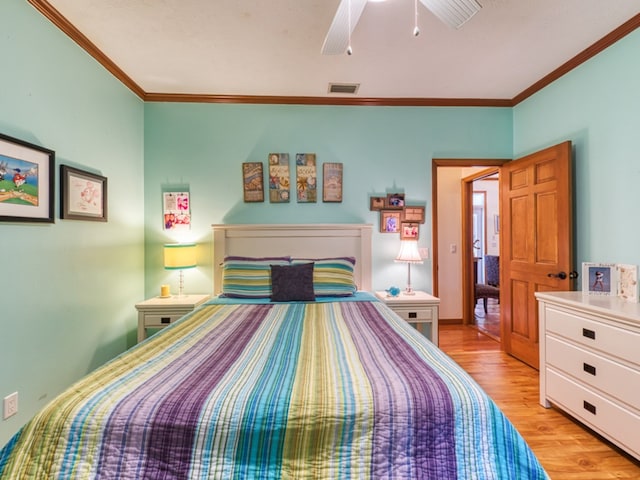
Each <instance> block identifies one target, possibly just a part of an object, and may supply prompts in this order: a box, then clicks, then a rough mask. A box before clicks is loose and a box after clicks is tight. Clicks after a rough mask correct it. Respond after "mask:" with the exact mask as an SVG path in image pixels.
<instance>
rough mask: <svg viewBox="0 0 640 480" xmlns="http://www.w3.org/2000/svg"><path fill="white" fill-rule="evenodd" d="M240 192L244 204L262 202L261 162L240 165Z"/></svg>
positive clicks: (262, 178) (262, 180)
mask: <svg viewBox="0 0 640 480" xmlns="http://www.w3.org/2000/svg"><path fill="white" fill-rule="evenodd" d="M242 190H243V192H244V201H245V202H264V174H263V172H262V162H245V163H243V164H242Z"/></svg>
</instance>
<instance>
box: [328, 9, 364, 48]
mask: <svg viewBox="0 0 640 480" xmlns="http://www.w3.org/2000/svg"><path fill="white" fill-rule="evenodd" d="M349 4H351V32H353V29H354V28H355V26H356V24H357V23H358V20H359V19H360V15H362V11H363V10H364V6H365V5H366V4H367V0H341V2H340V5H338V10H337V11H336V14H335V16H334V17H333V21H332V22H331V26H330V27H329V31H328V32H327V36H326V37H325V39H324V44H323V45H322V54H323V55H341V54H343V53H344V52H345V50H346V49H347V47H348V46H349V35H350V34H351V32H350V31H349Z"/></svg>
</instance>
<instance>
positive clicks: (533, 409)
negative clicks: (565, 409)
mask: <svg viewBox="0 0 640 480" xmlns="http://www.w3.org/2000/svg"><path fill="white" fill-rule="evenodd" d="M439 335H440V342H439V343H440V348H441V349H442V350H443V351H445V352H446V353H447V354H448V355H449V356H450V357H451V358H453V359H454V360H455V361H456V362H457V363H458V364H460V366H462V368H464V369H465V370H466V371H467V372H469V374H471V376H472V377H473V378H474V379H475V380H476V381H477V382H478V383H479V384H480V385H481V386H482V387H483V388H484V390H485V391H486V392H487V393H488V394H489V395H490V396H491V397H492V398H493V400H494V401H495V402H496V404H497V405H498V406H499V407H500V408H501V409H502V411H503V412H504V413H505V414H506V415H507V417H508V418H509V419H510V420H511V422H512V423H513V424H514V425H515V426H516V428H517V429H518V430H519V431H520V433H521V434H522V436H523V437H524V438H525V440H526V441H527V443H528V444H529V445H530V446H531V448H532V449H533V451H534V452H535V454H536V455H537V457H538V459H539V460H540V463H542V465H543V467H544V468H545V469H546V470H547V473H548V474H549V476H550V477H551V479H552V480H601V479H602V480H604V479H613V478H616V479H620V478H628V479H636V480H638V479H640V462H638V461H636V460H634V459H633V458H632V457H630V456H629V455H626V454H624V453H623V452H622V451H621V450H619V449H617V448H616V447H614V446H612V445H611V444H610V443H608V442H607V441H605V440H603V439H602V438H601V437H598V436H597V435H596V434H594V433H593V432H591V431H590V430H588V429H587V428H586V427H584V426H582V425H580V424H579V423H577V422H576V421H574V420H572V419H571V418H570V417H568V416H566V415H564V414H563V413H562V412H560V411H559V410H557V409H555V408H551V409H545V408H543V407H541V406H540V404H539V403H538V371H537V370H534V369H532V368H531V367H529V366H527V365H525V364H524V363H522V362H520V361H518V360H516V359H515V358H513V357H511V356H509V355H507V354H506V353H504V352H502V351H501V350H500V346H499V344H498V342H496V341H495V340H493V339H491V338H490V337H488V336H486V335H484V334H482V333H481V332H479V331H478V330H477V329H475V328H473V327H464V326H461V325H440V329H439ZM638 435H640V432H638ZM514 480H515V479H514Z"/></svg>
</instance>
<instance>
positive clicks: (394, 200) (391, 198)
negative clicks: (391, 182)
mask: <svg viewBox="0 0 640 480" xmlns="http://www.w3.org/2000/svg"><path fill="white" fill-rule="evenodd" d="M387 208H400V209H402V208H404V193H389V194H388V195H387Z"/></svg>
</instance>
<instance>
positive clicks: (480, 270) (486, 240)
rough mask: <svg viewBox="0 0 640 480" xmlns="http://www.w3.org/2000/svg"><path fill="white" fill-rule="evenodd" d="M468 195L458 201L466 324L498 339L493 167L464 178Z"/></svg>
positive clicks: (497, 245)
mask: <svg viewBox="0 0 640 480" xmlns="http://www.w3.org/2000/svg"><path fill="white" fill-rule="evenodd" d="M462 182H463V187H462V189H463V191H465V190H466V188H467V187H466V186H465V184H467V183H470V184H471V185H470V186H469V187H468V188H470V189H471V195H470V196H468V197H467V196H464V200H463V201H462V211H463V214H462V222H470V224H469V226H468V227H467V229H465V228H463V231H465V230H468V231H470V232H471V242H472V243H471V250H472V262H473V263H472V276H473V286H472V288H473V292H474V297H473V306H472V309H473V313H472V314H471V317H470V318H471V320H472V321H471V322H470V324H472V325H474V326H475V327H476V328H477V329H478V330H480V331H481V332H482V333H485V334H486V335H488V336H490V337H491V338H493V339H494V340H496V341H500V330H501V328H500V326H501V324H500V273H499V272H500V270H499V264H500V228H499V225H500V223H499V219H500V212H499V208H500V202H499V195H500V188H499V187H500V185H499V171H498V170H497V169H489V170H482V171H480V172H478V173H476V174H473V175H471V176H470V177H467V178H464V179H463V180H462Z"/></svg>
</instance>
